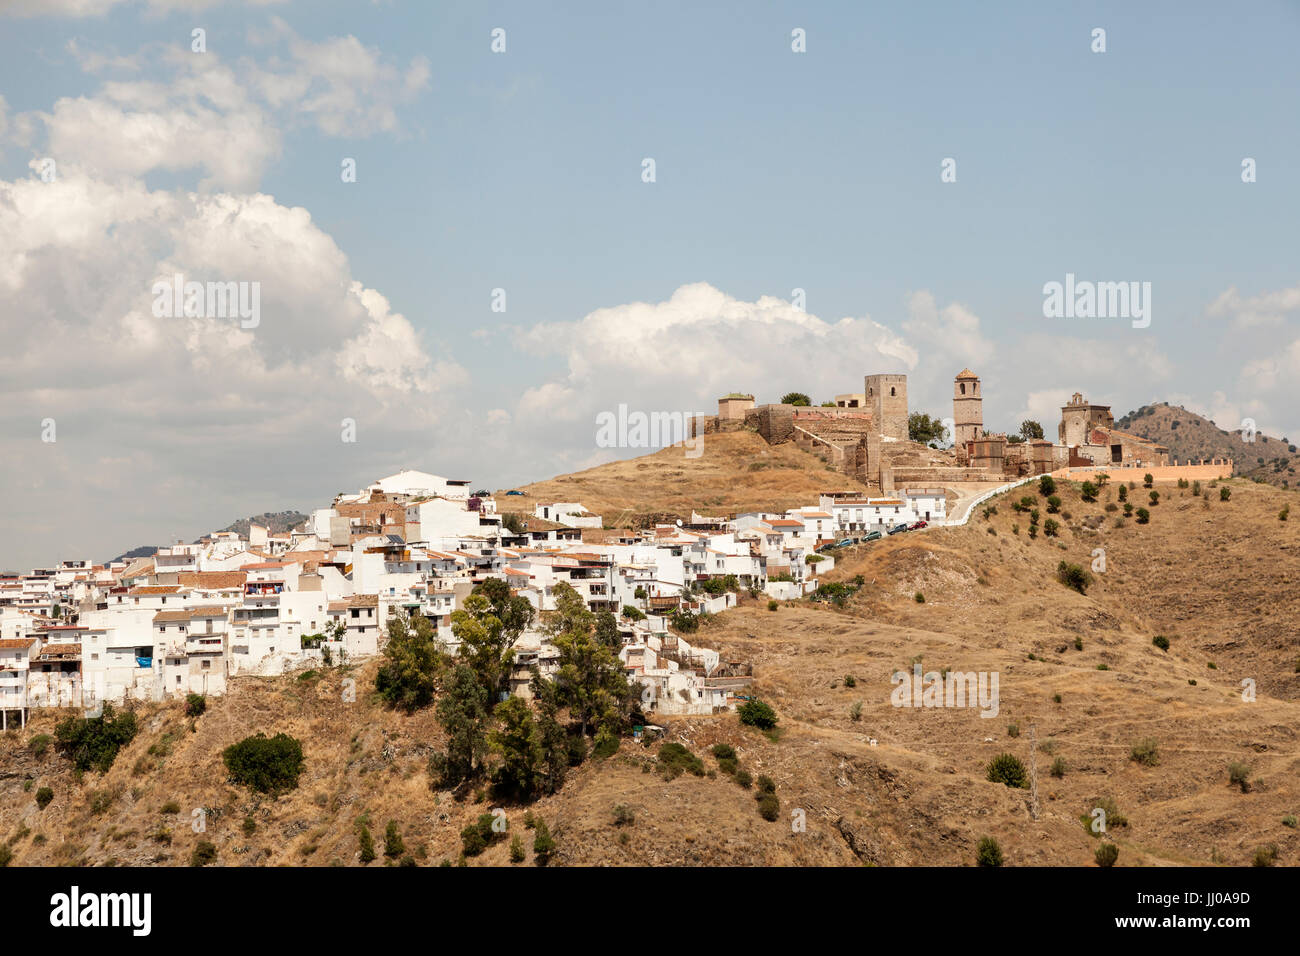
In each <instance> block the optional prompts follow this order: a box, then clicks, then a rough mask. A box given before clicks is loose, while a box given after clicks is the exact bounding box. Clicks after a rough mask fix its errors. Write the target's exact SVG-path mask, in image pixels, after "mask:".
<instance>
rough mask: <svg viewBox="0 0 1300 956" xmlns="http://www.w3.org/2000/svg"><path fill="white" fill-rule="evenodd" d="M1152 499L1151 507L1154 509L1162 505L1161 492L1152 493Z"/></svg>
mask: <svg viewBox="0 0 1300 956" xmlns="http://www.w3.org/2000/svg"><path fill="white" fill-rule="evenodd" d="M1150 498H1151V507H1152V508H1154V507H1155V506H1156V505H1158V504H1160V492H1158V491H1153V492H1151V495H1150Z"/></svg>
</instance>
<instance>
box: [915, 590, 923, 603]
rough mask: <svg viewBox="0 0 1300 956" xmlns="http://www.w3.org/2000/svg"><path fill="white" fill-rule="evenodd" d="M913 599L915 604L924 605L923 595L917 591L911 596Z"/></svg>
mask: <svg viewBox="0 0 1300 956" xmlns="http://www.w3.org/2000/svg"><path fill="white" fill-rule="evenodd" d="M913 598H914V600H915V601H916V603H917V604H924V603H925V595H924V594H922V593H921V592H920V591H917V592H916V594H915V595H913Z"/></svg>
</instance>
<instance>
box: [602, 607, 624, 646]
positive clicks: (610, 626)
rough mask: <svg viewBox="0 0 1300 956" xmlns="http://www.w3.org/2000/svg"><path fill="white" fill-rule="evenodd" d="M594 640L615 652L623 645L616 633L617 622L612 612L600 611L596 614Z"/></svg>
mask: <svg viewBox="0 0 1300 956" xmlns="http://www.w3.org/2000/svg"><path fill="white" fill-rule="evenodd" d="M596 640H598V641H600V643H601V644H602V645H604V646H605V647H608V648H612V649H613V650H615V651H617V650H618V648H619V647H621V646H622V644H623V638H622V637H620V636H619V633H618V620H617V619H616V618H615V617H614V612H613V611H600V612H598V613H597V614H596Z"/></svg>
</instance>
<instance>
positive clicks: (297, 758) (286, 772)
mask: <svg viewBox="0 0 1300 956" xmlns="http://www.w3.org/2000/svg"><path fill="white" fill-rule="evenodd" d="M221 759H222V760H223V761H225V764H226V769H227V770H228V771H230V778H231V779H232V780H233V781H234V782H235V783H240V784H243V785H244V786H246V787H248V788H249V789H251V790H256V791H257V792H258V793H267V794H271V795H272V796H274V795H277V794H280V793H285V792H287V791H289V790H293V789H294V788H295V787H297V786H298V775H299V774H301V773H302V763H303V759H302V744H301V743H299V742H298V741H297V740H296V739H294V738H293V737H290V736H289V735H288V734H276V735H275V736H274V737H267V736H266V735H265V734H262V733H258V734H256V735H255V736H252V737H245V738H244V739H243V740H241V741H240V742H239V743H237V744H231V745H230V746H229V747H227V748H226V749H225V750H223V751H222V752H221Z"/></svg>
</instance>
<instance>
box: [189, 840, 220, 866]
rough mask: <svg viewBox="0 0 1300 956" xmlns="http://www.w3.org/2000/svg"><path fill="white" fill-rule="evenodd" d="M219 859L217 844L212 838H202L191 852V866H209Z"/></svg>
mask: <svg viewBox="0 0 1300 956" xmlns="http://www.w3.org/2000/svg"><path fill="white" fill-rule="evenodd" d="M216 861H217V845H216V844H215V843H213V842H211V841H210V840H200V841H199V843H198V846H196V847H195V848H194V852H193V853H191V854H190V866H207V865H208V864H209V863H215V862H216Z"/></svg>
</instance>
